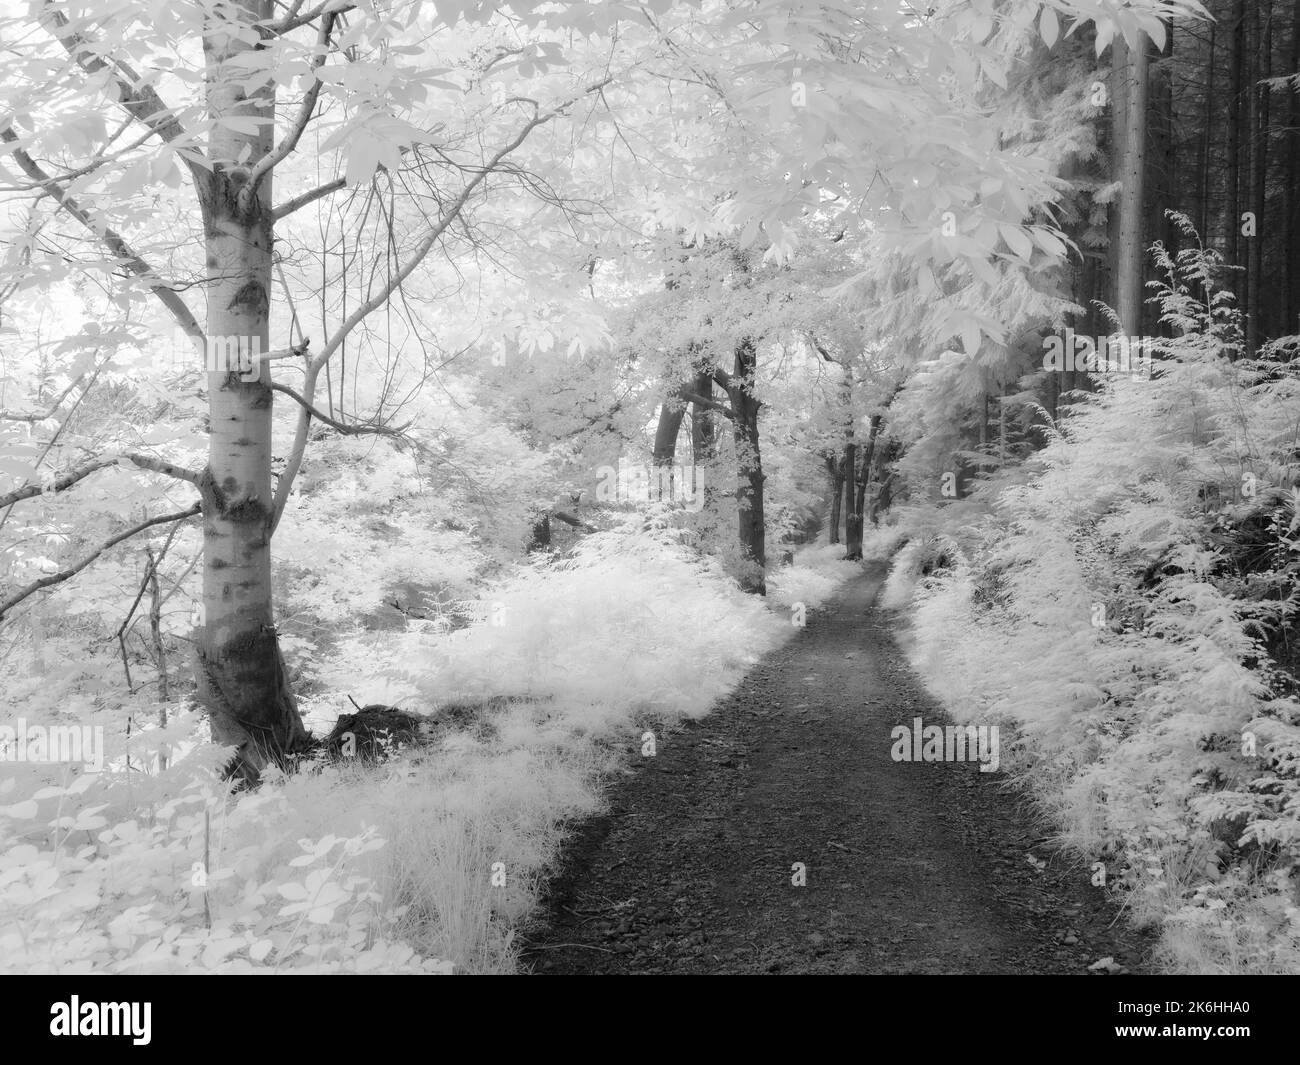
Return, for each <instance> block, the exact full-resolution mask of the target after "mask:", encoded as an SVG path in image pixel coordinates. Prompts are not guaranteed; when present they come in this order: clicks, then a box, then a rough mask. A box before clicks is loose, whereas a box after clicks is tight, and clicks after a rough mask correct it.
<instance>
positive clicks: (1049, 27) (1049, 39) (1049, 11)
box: [1038, 5, 1061, 48]
mask: <svg viewBox="0 0 1300 1065" xmlns="http://www.w3.org/2000/svg"><path fill="white" fill-rule="evenodd" d="M1038 32H1039V33H1041V34H1042V35H1043V43H1044V44H1046V45H1047V47H1048V48H1051V47H1052V45H1054V44H1055V43H1056V39H1057V38H1058V37H1059V36H1060V35H1061V22H1060V20H1059V19H1058V18H1057V17H1056V9H1055V8H1053V7H1051V6H1050V5H1048V6H1044V8H1043V14H1042V15H1041V16H1040V17H1039V19H1038Z"/></svg>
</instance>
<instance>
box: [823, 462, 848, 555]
mask: <svg viewBox="0 0 1300 1065" xmlns="http://www.w3.org/2000/svg"><path fill="white" fill-rule="evenodd" d="M826 473H827V474H828V475H829V476H830V479H831V522H830V524H831V537H830V541H829V542H830V543H832V544H838V543H839V542H840V511H841V509H842V508H843V505H844V496H843V494H842V493H843V491H844V471H843V470H842V469H841V468H840V460H839V458H838V457H836V456H835V455H827V456H826Z"/></svg>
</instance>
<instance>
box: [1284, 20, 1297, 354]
mask: <svg viewBox="0 0 1300 1065" xmlns="http://www.w3.org/2000/svg"><path fill="white" fill-rule="evenodd" d="M1297 71H1300V0H1295V5H1294V7H1293V8H1292V11H1291V55H1290V62H1289V63H1288V64H1287V72H1288V73H1290V74H1294V73H1296V72H1297ZM1286 143H1287V149H1286V181H1285V182H1284V183H1283V201H1282V202H1283V211H1284V213H1285V214H1286V220H1285V223H1284V225H1285V232H1286V250H1285V252H1284V253H1283V256H1284V258H1285V260H1286V298H1285V299H1284V300H1283V306H1284V308H1285V310H1284V313H1285V317H1286V320H1285V321H1284V322H1283V323H1282V328H1281V332H1282V333H1283V334H1286V333H1293V332H1295V331H1297V329H1300V325H1298V324H1297V321H1296V319H1297V316H1298V315H1300V94H1298V93H1296V92H1294V91H1292V92H1289V93H1287V122H1286Z"/></svg>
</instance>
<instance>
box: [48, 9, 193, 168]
mask: <svg viewBox="0 0 1300 1065" xmlns="http://www.w3.org/2000/svg"><path fill="white" fill-rule="evenodd" d="M45 17H46V18H47V19H48V20H49V22H50V23H52V26H47V27H46V29H49V30H50V33H51V34H52V35H53V36H54V37H56V38H57V39H58V41H59V43H60V44H62V45H63V47H64V48H65V49H67V52H68V54H69V55H70V56H72V58H73V61H74V62H76V64H77V66H79V67H81V69H82V70H84V71H85V72H86V73H87V74H98V73H100V71H103V70H109V71H111V72H112V77H113V83H114V84H115V85H116V86H117V102H118V103H120V104H121V105H122V106H123V107H124V108H126V110H127V111H128V112H129V113H130V115H131V117H132V118H134V119H136V120H137V121H138V122H140V123H141V124H142V125H144V126H145V127H146V128H147V129H148V130H149V131H150V132H151V133H152V134H153V135H154V136H156V137H157V138H158V139H159V140H161V141H162V142H163V143H164V144H168V145H171V146H173V147H175V146H176V145H177V144H186V145H188V144H190V143H191V141H192V138H191V136H190V134H189V133H187V132H186V130H185V127H184V126H182V125H181V123H180V120H179V119H178V118H177V117H176V114H175V112H174V111H172V109H171V108H170V107H168V106H167V105H166V104H165V103H163V101H162V98H161V97H160V96H159V95H158V93H157V92H156V91H155V90H154V89H153V87H152V86H149V85H142V84H140V75H139V74H137V73H136V72H135V71H134V70H132V69H131V67H130V66H129V65H128V64H127V63H126V62H125V61H124V60H122V59H117V58H114V59H113V60H112V61H111V62H108V61H106V60H104V59H103V58H101V57H100V55H99V54H98V51H97V49H96V48H95V47H94V46H93V45H92V44H91V42H90V41H89V40H87V39H86V37H84V36H83V35H82V34H80V33H78V32H76V31H75V30H71V29H69V28H68V27H69V21H68V16H67V15H65V14H64V13H63V12H62V11H58V10H56V9H55V8H54V7H53V6H51V5H50V4H49V3H48V2H47V3H46V5H45ZM190 153H194V154H193V155H191V154H190ZM177 154H178V155H179V156H180V157H181V159H182V160H183V161H184V162H185V165H186V166H188V167H189V168H190V171H191V172H192V173H194V174H195V175H196V176H199V175H202V174H204V173H206V172H205V170H204V168H203V167H202V166H201V165H200V164H199V163H197V162H195V160H194V155H197V154H198V151H197V149H195V148H187V149H186V150H184V151H178V152H177Z"/></svg>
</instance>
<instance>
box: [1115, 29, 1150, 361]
mask: <svg viewBox="0 0 1300 1065" xmlns="http://www.w3.org/2000/svg"><path fill="white" fill-rule="evenodd" d="M1112 47H1113V48H1114V50H1115V65H1116V70H1117V71H1118V72H1119V76H1120V78H1121V79H1122V80H1123V81H1124V83H1125V92H1124V104H1123V111H1122V114H1121V115H1120V116H1117V117H1118V118H1119V121H1120V122H1121V123H1122V129H1123V140H1122V147H1121V155H1120V181H1121V182H1123V188H1122V190H1121V192H1120V207H1119V247H1118V249H1117V253H1116V264H1117V267H1118V270H1117V274H1116V278H1115V288H1116V292H1115V312H1116V314H1118V315H1119V321H1120V332H1121V333H1122V334H1124V335H1127V336H1137V335H1139V334H1140V333H1141V332H1142V304H1143V301H1142V296H1143V289H1142V275H1143V263H1144V255H1143V234H1142V219H1143V214H1144V210H1143V208H1144V203H1145V177H1146V118H1147V84H1148V77H1147V70H1148V62H1147V51H1146V48H1145V47H1141V48H1137V49H1130V48H1129V47H1128V46H1127V45H1126V44H1125V43H1124V40H1123V38H1122V37H1119V36H1117V37H1116V38H1115V42H1114V44H1113V45H1112Z"/></svg>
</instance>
